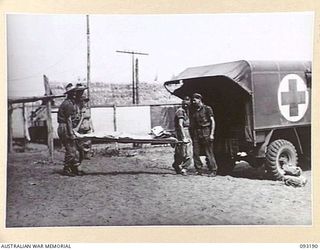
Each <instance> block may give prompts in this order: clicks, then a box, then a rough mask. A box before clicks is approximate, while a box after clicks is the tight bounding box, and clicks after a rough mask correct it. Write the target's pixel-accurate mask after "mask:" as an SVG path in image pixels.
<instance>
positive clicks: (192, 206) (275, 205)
mask: <svg viewBox="0 0 320 250" xmlns="http://www.w3.org/2000/svg"><path fill="white" fill-rule="evenodd" d="M62 159H63V151H56V152H55V163H51V164H50V163H48V162H47V157H46V151H45V148H39V147H37V148H33V149H29V150H28V151H27V152H24V153H17V152H16V153H12V154H9V155H8V165H7V204H6V207H7V211H6V226H7V227H42V226H49V227H52V226H121V225H310V224H311V223H312V219H311V214H312V213H311V207H312V203H311V171H310V170H308V171H304V173H303V174H304V176H305V177H306V178H307V179H308V183H307V184H306V186H305V187H302V188H294V187H289V186H285V185H284V183H283V182H281V181H271V180H259V179H248V178H235V177H232V176H229V175H227V176H217V177H215V178H209V177H207V176H196V175H195V174H194V169H190V174H189V175H188V176H181V175H176V174H175V173H174V171H173V169H172V168H171V164H172V160H173V149H172V148H171V147H148V148H142V149H138V150H132V149H131V150H121V151H120V155H119V156H116V157H110V156H106V152H105V153H104V154H97V155H95V156H94V157H93V158H92V159H91V160H90V161H85V162H84V163H83V167H82V168H83V170H84V171H85V172H86V173H87V174H86V175H84V176H77V177H67V176H63V175H61V169H62Z"/></svg>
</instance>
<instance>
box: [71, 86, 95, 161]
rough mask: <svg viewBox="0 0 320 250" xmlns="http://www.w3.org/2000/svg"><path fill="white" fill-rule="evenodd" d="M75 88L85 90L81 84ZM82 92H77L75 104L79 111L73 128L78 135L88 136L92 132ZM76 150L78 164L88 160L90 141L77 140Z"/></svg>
mask: <svg viewBox="0 0 320 250" xmlns="http://www.w3.org/2000/svg"><path fill="white" fill-rule="evenodd" d="M77 88H79V89H83V91H84V90H85V89H86V88H85V87H84V86H83V85H82V84H77ZM83 91H77V96H76V104H77V106H78V108H79V110H80V116H81V117H80V120H79V121H78V124H77V125H76V127H75V128H74V130H75V131H76V132H78V133H79V134H88V133H91V132H94V131H93V124H92V120H91V115H90V110H89V109H88V108H87V106H86V103H87V102H88V101H89V98H86V97H85V96H83ZM77 149H78V151H79V158H80V162H81V161H82V160H83V159H88V160H89V159H90V150H91V140H90V139H86V138H82V139H79V140H77Z"/></svg>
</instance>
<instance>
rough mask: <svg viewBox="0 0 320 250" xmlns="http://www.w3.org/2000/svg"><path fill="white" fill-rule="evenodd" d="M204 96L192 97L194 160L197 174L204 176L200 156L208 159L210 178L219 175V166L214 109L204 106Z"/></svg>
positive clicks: (196, 94) (195, 95)
mask: <svg viewBox="0 0 320 250" xmlns="http://www.w3.org/2000/svg"><path fill="white" fill-rule="evenodd" d="M202 99H203V98H202V95H200V94H198V93H194V94H193V95H192V106H193V107H192V114H191V119H190V120H191V138H192V142H193V159H194V166H195V168H196V170H197V174H199V175H201V174H202V162H201V159H200V155H201V153H202V152H203V153H204V154H205V156H206V157H207V162H208V169H209V174H208V176H209V177H214V176H216V175H217V170H218V166H217V163H216V160H215V157H214V153H213V140H214V130H215V121H214V115H213V111H212V108H211V107H210V106H207V105H204V104H203V102H202Z"/></svg>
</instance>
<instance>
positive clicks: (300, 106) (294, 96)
mask: <svg viewBox="0 0 320 250" xmlns="http://www.w3.org/2000/svg"><path fill="white" fill-rule="evenodd" d="M308 105H309V94H308V89H307V85H306V83H305V82H304V80H303V79H302V78H301V77H300V76H298V75H296V74H288V75H286V76H285V77H284V78H283V79H282V80H281V82H280V85H279V88H278V106H279V109H280V112H281V114H282V115H283V116H284V118H286V119H287V120H288V121H291V122H297V121H299V120H300V119H301V118H302V117H303V116H304V115H305V113H306V111H307V109H308Z"/></svg>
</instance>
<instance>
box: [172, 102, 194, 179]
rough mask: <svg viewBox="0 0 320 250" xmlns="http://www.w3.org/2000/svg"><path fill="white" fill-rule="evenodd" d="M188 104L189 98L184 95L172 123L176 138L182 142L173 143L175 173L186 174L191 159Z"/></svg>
mask: <svg viewBox="0 0 320 250" xmlns="http://www.w3.org/2000/svg"><path fill="white" fill-rule="evenodd" d="M189 106H190V98H189V97H186V98H185V99H184V100H183V101H182V107H180V108H178V110H177V111H176V113H175V118H174V123H175V129H176V135H177V139H178V140H179V141H181V142H182V143H179V144H176V145H175V151H174V162H173V164H172V166H173V168H174V169H175V171H176V173H177V174H182V175H186V174H187V168H188V167H189V166H190V164H191V161H192V148H191V147H192V145H191V137H190V133H189V125H190V121H189Z"/></svg>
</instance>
